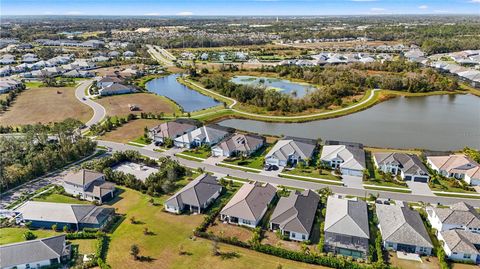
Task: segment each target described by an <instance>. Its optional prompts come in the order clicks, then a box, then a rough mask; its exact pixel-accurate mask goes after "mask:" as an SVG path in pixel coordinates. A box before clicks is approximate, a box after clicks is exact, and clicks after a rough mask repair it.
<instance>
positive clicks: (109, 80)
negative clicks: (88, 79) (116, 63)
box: [97, 76, 123, 88]
mask: <svg viewBox="0 0 480 269" xmlns="http://www.w3.org/2000/svg"><path fill="white" fill-rule="evenodd" d="M122 82H123V79H120V78H118V77H113V76H108V77H103V78H101V79H100V80H99V81H97V86H98V87H99V88H106V87H108V86H112V85H113V84H115V83H122Z"/></svg>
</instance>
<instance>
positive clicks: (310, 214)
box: [270, 190, 320, 241]
mask: <svg viewBox="0 0 480 269" xmlns="http://www.w3.org/2000/svg"><path fill="white" fill-rule="evenodd" d="M319 201H320V196H319V195H318V194H317V193H315V192H314V191H312V190H305V191H303V192H301V193H300V192H298V191H291V192H290V195H289V196H288V197H281V198H280V200H279V201H278V204H277V206H276V207H275V210H274V211H273V214H272V216H271V217H270V230H272V231H276V230H280V233H281V234H282V235H284V236H286V237H288V238H289V239H290V240H295V241H305V240H309V239H310V234H311V232H312V228H313V224H314V223H315V214H316V212H317V208H318V203H319Z"/></svg>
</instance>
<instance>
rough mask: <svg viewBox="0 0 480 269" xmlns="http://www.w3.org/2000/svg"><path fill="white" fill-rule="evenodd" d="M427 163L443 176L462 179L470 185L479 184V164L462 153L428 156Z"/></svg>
mask: <svg viewBox="0 0 480 269" xmlns="http://www.w3.org/2000/svg"><path fill="white" fill-rule="evenodd" d="M427 164H428V165H430V167H431V168H432V169H434V170H435V171H437V172H438V173H440V174H441V175H443V176H446V177H453V178H456V179H463V180H464V181H465V182H467V183H468V184H470V185H473V186H478V185H480V165H479V164H478V163H477V162H475V161H474V160H472V159H470V158H469V157H467V156H465V155H463V154H455V155H449V156H428V157H427Z"/></svg>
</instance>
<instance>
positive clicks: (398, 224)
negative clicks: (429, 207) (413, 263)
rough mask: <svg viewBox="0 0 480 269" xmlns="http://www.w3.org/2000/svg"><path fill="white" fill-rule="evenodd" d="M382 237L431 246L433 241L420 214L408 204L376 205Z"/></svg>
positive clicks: (386, 239)
mask: <svg viewBox="0 0 480 269" xmlns="http://www.w3.org/2000/svg"><path fill="white" fill-rule="evenodd" d="M376 207H377V209H376V212H377V216H378V220H379V222H380V230H381V232H382V238H383V240H385V241H388V242H393V243H400V244H407V245H414V246H422V247H430V248H432V247H433V245H432V241H431V240H430V236H429V235H428V233H427V230H426V229H425V226H424V224H423V222H422V219H421V218H420V214H419V213H418V212H417V211H415V210H412V209H410V208H409V207H406V206H398V205H380V204H377V205H376Z"/></svg>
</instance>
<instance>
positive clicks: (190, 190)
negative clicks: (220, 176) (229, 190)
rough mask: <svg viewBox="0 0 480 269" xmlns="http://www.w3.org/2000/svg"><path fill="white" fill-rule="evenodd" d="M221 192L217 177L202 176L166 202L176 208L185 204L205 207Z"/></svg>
mask: <svg viewBox="0 0 480 269" xmlns="http://www.w3.org/2000/svg"><path fill="white" fill-rule="evenodd" d="M221 190H222V186H221V185H220V184H219V183H218V182H217V178H216V177H214V176H211V175H209V174H202V175H200V176H198V177H197V178H196V179H194V180H193V181H191V182H190V183H188V184H187V185H186V186H185V187H183V188H182V189H181V190H180V191H178V192H177V193H175V194H174V195H173V196H172V197H170V198H169V199H168V200H167V201H165V204H171V205H174V206H176V207H183V205H184V204H187V205H193V206H197V207H203V205H204V204H205V203H206V202H207V201H208V200H209V199H210V198H212V196H213V195H214V194H215V193H217V192H219V191H221Z"/></svg>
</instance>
